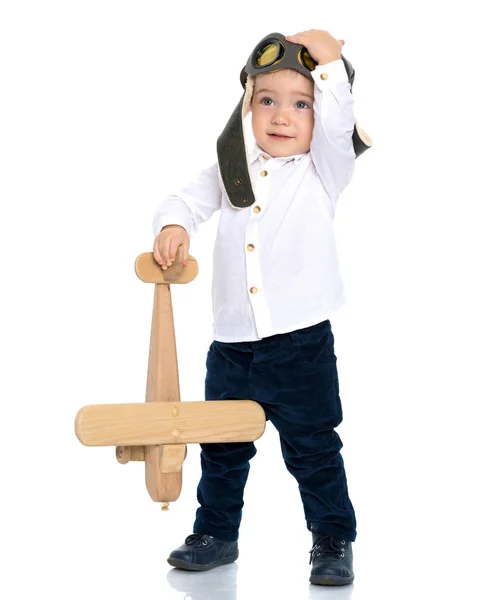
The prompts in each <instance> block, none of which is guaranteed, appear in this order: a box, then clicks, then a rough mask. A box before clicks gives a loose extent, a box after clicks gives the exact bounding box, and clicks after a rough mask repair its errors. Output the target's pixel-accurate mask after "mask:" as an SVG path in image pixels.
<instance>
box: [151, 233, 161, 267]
mask: <svg viewBox="0 0 479 600" xmlns="http://www.w3.org/2000/svg"><path fill="white" fill-rule="evenodd" d="M159 242H160V239H159V238H156V239H155V241H154V242H153V258H154V259H155V260H156V262H157V263H158V264H159V265H160V266H161V263H162V258H161V254H160V248H159V245H158V244H159Z"/></svg>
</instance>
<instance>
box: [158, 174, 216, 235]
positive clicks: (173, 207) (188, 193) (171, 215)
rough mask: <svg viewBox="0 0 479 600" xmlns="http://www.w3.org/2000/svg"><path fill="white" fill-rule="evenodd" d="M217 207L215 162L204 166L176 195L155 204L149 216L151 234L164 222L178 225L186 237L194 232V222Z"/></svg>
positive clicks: (201, 219)
mask: <svg viewBox="0 0 479 600" xmlns="http://www.w3.org/2000/svg"><path fill="white" fill-rule="evenodd" d="M220 207H221V190H220V186H219V179H218V164H217V163H215V164H214V165H211V166H210V167H208V168H207V169H204V170H203V171H201V173H199V175H198V176H197V177H196V178H195V179H194V180H193V181H191V182H190V183H189V184H188V185H186V186H184V187H183V188H181V189H180V190H179V192H178V193H176V194H170V195H168V196H167V197H166V198H165V199H164V200H163V202H161V204H160V205H159V206H158V208H157V210H156V212H155V214H154V217H153V234H154V235H155V237H156V236H157V235H158V234H159V233H160V231H161V230H162V228H163V227H165V226H166V225H181V226H182V227H184V228H185V229H186V231H187V232H188V235H189V236H190V237H192V236H194V235H195V234H196V233H197V232H198V225H199V224H200V223H202V222H204V221H207V220H208V219H209V218H210V217H211V216H212V215H213V213H215V212H216V211H217V210H218V209H219V208H220Z"/></svg>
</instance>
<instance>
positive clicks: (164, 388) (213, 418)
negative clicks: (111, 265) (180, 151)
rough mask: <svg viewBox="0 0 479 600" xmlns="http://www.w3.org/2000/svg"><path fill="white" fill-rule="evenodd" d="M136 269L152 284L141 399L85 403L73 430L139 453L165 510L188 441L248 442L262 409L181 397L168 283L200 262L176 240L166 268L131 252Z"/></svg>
mask: <svg viewBox="0 0 479 600" xmlns="http://www.w3.org/2000/svg"><path fill="white" fill-rule="evenodd" d="M135 272H136V274H137V276H138V277H139V278H140V279H141V280H142V281H144V282H145V283H154V284H155V294H154V301H153V318H152V324H151V336H150V352H149V359H148V375H147V384H146V402H144V403H135V404H96V405H95V404H92V405H88V406H84V407H83V408H81V409H80V410H79V411H78V413H77V415H76V418H75V433H76V436H77V438H78V439H79V440H80V442H81V443H82V444H84V445H85V446H116V458H117V460H118V461H119V462H120V463H121V464H126V463H128V462H129V461H144V462H145V475H146V487H147V490H148V493H149V494H150V497H151V499H152V500H153V501H155V502H161V503H162V510H167V509H168V504H169V502H172V501H174V500H177V499H178V497H179V495H180V493H181V485H182V468H183V461H184V460H185V458H186V444H191V443H200V442H201V443H210V442H211V443H217V442H218V443H224V442H252V441H254V440H257V439H258V438H260V437H261V435H263V433H264V430H265V426H266V417H265V414H264V412H263V409H262V408H261V406H260V405H259V404H258V403H257V402H253V401H251V400H218V401H195V402H180V388H179V377H178V359H177V354H176V340H175V329H174V322H173V309H172V303H171V290H170V284H172V283H189V282H190V281H192V280H193V279H194V278H195V277H196V276H197V274H198V263H197V262H196V260H195V259H194V258H193V257H192V256H188V262H187V266H186V267H183V248H182V247H181V246H180V248H179V249H178V253H177V255H176V258H175V260H174V261H173V263H172V265H171V266H170V267H169V268H168V269H166V270H163V269H162V268H161V267H160V265H159V264H158V263H157V262H156V260H155V259H154V257H153V253H152V252H145V253H143V254H140V255H139V256H138V258H137V259H136V261H135Z"/></svg>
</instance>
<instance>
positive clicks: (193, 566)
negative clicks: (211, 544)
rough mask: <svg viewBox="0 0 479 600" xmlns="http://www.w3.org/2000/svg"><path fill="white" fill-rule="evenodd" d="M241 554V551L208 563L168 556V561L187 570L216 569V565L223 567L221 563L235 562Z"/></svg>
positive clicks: (173, 565)
mask: <svg viewBox="0 0 479 600" xmlns="http://www.w3.org/2000/svg"><path fill="white" fill-rule="evenodd" d="M238 556H239V552H238V553H236V554H234V555H233V556H226V557H225V558H220V559H218V560H214V561H213V562H210V563H208V564H207V565H197V564H195V563H189V562H186V561H185V560H181V559H180V558H167V562H168V564H169V565H171V566H172V567H176V568H177V569H183V570H185V571H208V570H209V569H214V568H215V567H221V565H229V564H230V563H232V562H234V561H235V560H236V559H237V558H238Z"/></svg>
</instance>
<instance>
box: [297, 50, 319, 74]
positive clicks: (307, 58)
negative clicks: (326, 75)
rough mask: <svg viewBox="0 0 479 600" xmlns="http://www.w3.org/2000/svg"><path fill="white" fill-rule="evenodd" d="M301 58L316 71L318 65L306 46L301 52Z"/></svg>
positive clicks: (301, 60)
mask: <svg viewBox="0 0 479 600" xmlns="http://www.w3.org/2000/svg"><path fill="white" fill-rule="evenodd" d="M299 60H300V62H302V63H303V65H305V66H306V67H307V68H308V69H309V70H310V71H314V69H315V67H316V61H315V60H313V58H312V56H311V54H310V53H309V52H308V51H307V50H305V49H304V48H303V49H302V50H301V51H300V53H299Z"/></svg>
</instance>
